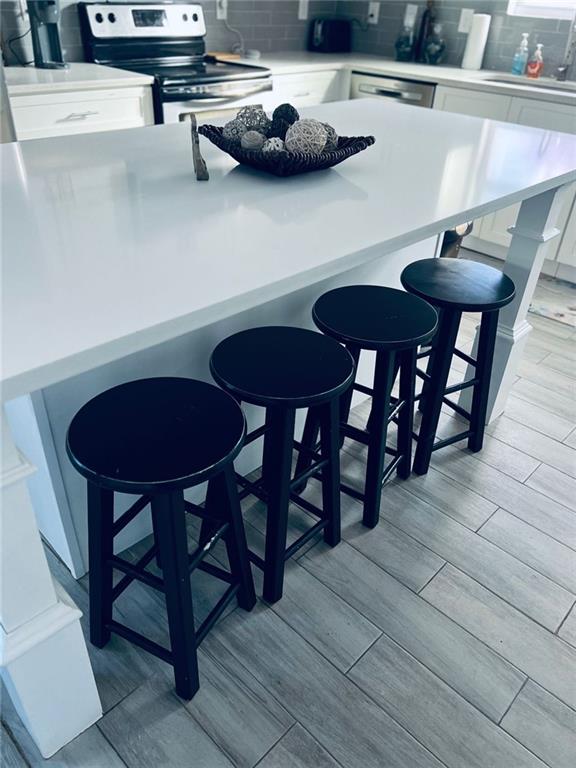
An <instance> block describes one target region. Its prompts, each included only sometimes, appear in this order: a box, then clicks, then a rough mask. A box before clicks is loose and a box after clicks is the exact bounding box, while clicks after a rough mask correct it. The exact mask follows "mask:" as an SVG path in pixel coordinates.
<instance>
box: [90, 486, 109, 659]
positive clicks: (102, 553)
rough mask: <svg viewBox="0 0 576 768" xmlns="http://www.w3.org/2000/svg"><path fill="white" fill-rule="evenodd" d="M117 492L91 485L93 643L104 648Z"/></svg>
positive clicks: (107, 623) (107, 628) (91, 629)
mask: <svg viewBox="0 0 576 768" xmlns="http://www.w3.org/2000/svg"><path fill="white" fill-rule="evenodd" d="M113 522H114V493H113V492H112V491H109V490H107V489H105V488H100V487H99V486H97V485H95V484H94V483H91V482H88V567H89V569H90V575H89V579H90V642H91V643H92V644H93V645H95V646H97V647H98V648H103V647H104V646H105V645H106V643H107V642H108V641H109V640H110V628H109V627H110V622H111V621H112V566H111V565H110V558H111V557H112V555H113V551H114V537H113V535H112V525H113Z"/></svg>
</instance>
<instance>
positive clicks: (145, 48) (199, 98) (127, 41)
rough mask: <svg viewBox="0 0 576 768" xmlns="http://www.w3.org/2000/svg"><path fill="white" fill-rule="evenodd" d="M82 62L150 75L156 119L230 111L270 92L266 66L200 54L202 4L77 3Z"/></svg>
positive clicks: (203, 29)
mask: <svg viewBox="0 0 576 768" xmlns="http://www.w3.org/2000/svg"><path fill="white" fill-rule="evenodd" d="M78 13H79V15H80V29H81V33H82V42H83V45H84V53H85V56H86V60H87V61H91V62H95V63H97V64H107V65H108V66H111V67H120V68H121V69H128V70H131V71H133V72H141V73H142V74H147V75H152V76H153V77H154V116H155V120H156V122H157V123H167V122H170V123H172V122H177V121H178V115H179V114H180V113H181V112H186V111H188V112H190V111H196V110H199V111H201V110H217V111H220V110H223V114H224V110H230V109H232V108H235V107H236V106H241V105H242V104H244V103H247V102H252V101H254V100H255V99H253V98H252V97H256V96H257V94H258V93H261V92H263V91H270V90H272V76H271V73H270V70H269V69H266V68H265V67H258V66H253V65H251V64H243V63H239V62H231V61H220V60H219V59H216V58H215V57H213V56H207V55H206V45H205V42H204V36H205V34H206V25H205V23H204V14H203V12H202V6H200V5H197V4H187V3H186V4H184V3H161V2H160V3H137V4H134V5H132V4H129V3H78Z"/></svg>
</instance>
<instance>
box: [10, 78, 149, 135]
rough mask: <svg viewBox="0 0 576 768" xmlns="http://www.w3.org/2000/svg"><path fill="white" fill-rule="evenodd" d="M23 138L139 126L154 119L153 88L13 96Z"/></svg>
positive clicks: (16, 118) (18, 129)
mask: <svg viewBox="0 0 576 768" xmlns="http://www.w3.org/2000/svg"><path fill="white" fill-rule="evenodd" d="M11 102H12V111H13V114H14V123H15V125H16V132H17V134H18V138H19V139H34V138H43V137H47V136H64V135H68V134H73V133H91V132H94V131H107V130H115V129H118V128H135V127H138V126H143V125H149V124H151V123H153V122H154V120H153V110H152V100H151V92H150V89H149V88H146V87H145V88H123V89H117V90H110V91H101V90H99V91H94V92H90V91H84V92H82V93H62V94H55V93H52V94H46V95H36V96H17V97H13V98H12V99H11Z"/></svg>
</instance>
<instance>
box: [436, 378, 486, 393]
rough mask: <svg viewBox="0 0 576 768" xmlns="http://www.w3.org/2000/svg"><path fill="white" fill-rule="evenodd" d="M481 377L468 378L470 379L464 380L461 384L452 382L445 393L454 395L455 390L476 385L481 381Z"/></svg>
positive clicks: (458, 390) (459, 390)
mask: <svg viewBox="0 0 576 768" xmlns="http://www.w3.org/2000/svg"><path fill="white" fill-rule="evenodd" d="M479 381H480V380H479V379H476V378H474V379H468V381H462V382H461V383H460V384H452V386H450V387H446V389H445V390H444V395H453V394H454V392H461V391H462V390H463V389H470V387H475V386H476V384H478V383H479Z"/></svg>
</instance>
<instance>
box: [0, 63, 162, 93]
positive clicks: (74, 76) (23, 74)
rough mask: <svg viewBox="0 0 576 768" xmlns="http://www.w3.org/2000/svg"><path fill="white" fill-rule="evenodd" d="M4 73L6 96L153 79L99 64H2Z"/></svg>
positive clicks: (149, 82)
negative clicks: (54, 66) (44, 66)
mask: <svg viewBox="0 0 576 768" xmlns="http://www.w3.org/2000/svg"><path fill="white" fill-rule="evenodd" d="M4 74H5V77H6V85H7V87H8V94H9V95H10V96H32V95H34V94H37V93H62V92H65V91H89V90H92V89H100V88H127V87H131V86H139V85H152V83H153V82H154V78H153V77H151V76H150V75H142V74H139V73H137V72H128V71H127V70H125V69H116V68H115V67H105V66H103V65H102V64H85V63H72V64H70V66H69V67H68V69H37V68H36V67H5V68H4Z"/></svg>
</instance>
